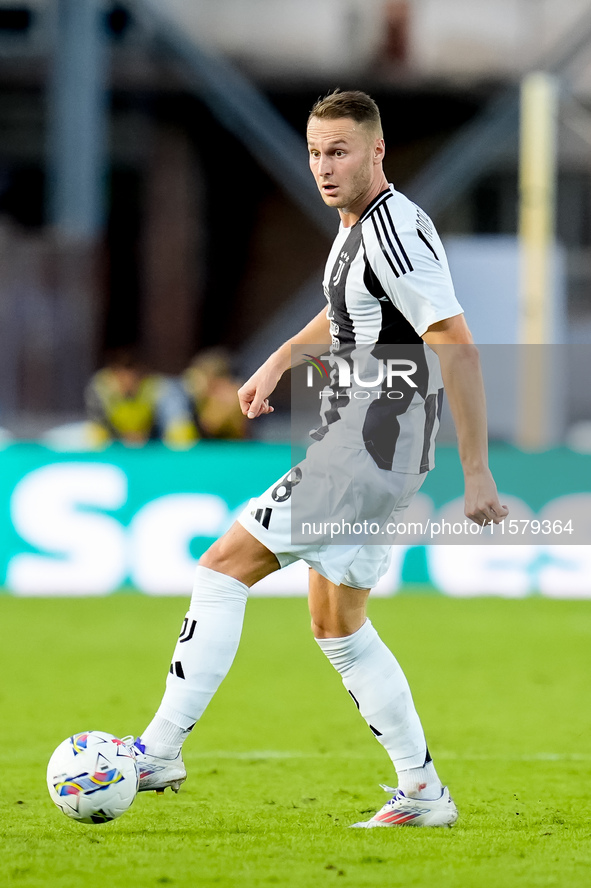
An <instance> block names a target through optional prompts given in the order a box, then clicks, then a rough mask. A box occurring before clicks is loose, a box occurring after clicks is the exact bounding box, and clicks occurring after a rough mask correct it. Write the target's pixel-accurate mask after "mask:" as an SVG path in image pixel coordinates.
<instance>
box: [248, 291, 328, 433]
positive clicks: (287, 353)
mask: <svg viewBox="0 0 591 888" xmlns="http://www.w3.org/2000/svg"><path fill="white" fill-rule="evenodd" d="M310 343H314V344H315V345H317V346H318V348H317V349H314V348H313V347H312V346H310ZM330 343H331V335H330V321H329V320H328V317H327V310H326V308H323V309H322V310H321V311H319V312H318V314H317V315H316V317H314V318H312V320H311V321H310V323H309V324H306V326H305V327H304V328H303V329H302V330H300V332H299V333H296V335H295V336H292V338H291V339H288V340H287V342H284V343H283V345H281V346H280V347H279V348H278V349H277V351H275V352H273V354H272V355H271V356H270V357H269V358H267V360H266V361H265V363H264V364H263V365H262V366H261V367H259V369H258V370H257V371H256V373H253V375H252V376H251V377H250V379H248V380H247V381H246V382H245V383H244V385H243V386H242V388H240V389H238V399H239V401H240V409H241V410H242V412H243V414H244V415H245V416H248V418H249V419H256V418H257V417H258V416H262V415H263V414H265V413H272V412H273V408H272V407H271V405H270V404H269V395H270V394H271V393H272V392H273V391H274V390H275V388H276V386H277V383H278V382H279V380H280V379H281V377H282V376H283V374H284V373H285V371H286V370H289V369H290V367H297V366H298V364H302V363H303V362H304V357H303V354H304V351H306V352H307V353H308V354H310V349H312V351H314V352H316V353H317V354H322V352H323V351H324V350H325V348H326V346H327V345H330ZM294 346H296V347H297V346H301V347H302V348H301V352H300V353H298V350H297V349H294Z"/></svg>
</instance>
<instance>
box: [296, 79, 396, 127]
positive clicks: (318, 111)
mask: <svg viewBox="0 0 591 888" xmlns="http://www.w3.org/2000/svg"><path fill="white" fill-rule="evenodd" d="M313 117H316V118H318V119H319V120H338V119H339V118H341V117H350V118H351V119H352V120H354V121H355V122H356V123H361V124H364V125H365V126H367V128H368V129H370V130H372V131H373V132H375V133H376V135H377V136H379V137H380V138H381V137H382V121H381V118H380V110H379V108H378V106H377V105H376V103H375V102H374V100H373V99H372V97H371V96H368V95H367V93H364V92H361V91H360V90H357V89H350V90H343V91H341V90H340V89H335V90H334V92H331V93H328V94H327V95H325V96H324V97H322V98H320V99H318V100H317V101H316V102H315V103H314V106H313V107H312V110H311V111H310V115H309V117H308V123H310V120H311V119H312V118H313Z"/></svg>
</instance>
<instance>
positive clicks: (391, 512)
mask: <svg viewBox="0 0 591 888" xmlns="http://www.w3.org/2000/svg"><path fill="white" fill-rule="evenodd" d="M323 444H324V442H322V443H321V444H315V445H312V447H311V448H310V449H309V451H308V455H307V456H306V459H304V460H303V461H302V462H301V463H300V464H299V465H298V466H296V467H295V468H294V469H292V470H291V471H290V472H288V474H287V475H285V476H283V478H281V479H279V481H277V482H276V483H275V484H273V485H271V487H269V488H268V489H267V490H266V491H265V492H264V493H263V494H262V495H261V496H259V497H255V498H254V499H251V500H250V502H249V503H248V505H247V506H246V508H245V509H244V510H243V512H242V513H241V514H240V515H239V517H238V521H239V522H240V524H242V526H243V527H244V528H245V529H246V530H247V531H248V532H249V533H250V534H252V536H254V537H255V538H256V539H257V540H259V542H261V543H262V544H263V545H264V546H265V547H266V548H267V549H269V550H270V551H271V552H273V553H274V554H275V556H276V558H277V560H278V562H279V564H280V566H281V567H287V565H288V564H291V563H292V562H294V561H298V560H300V559H301V560H302V561H305V562H306V564H308V565H309V566H310V567H312V568H314V570H316V571H317V572H318V573H319V574H321V575H322V576H324V577H326V578H327V579H328V580H330V581H331V582H332V583H335V584H337V585H341V584H344V585H346V586H351V587H353V588H355V589H371V588H372V587H373V586H375V585H376V584H377V582H378V580H379V579H380V578H381V577H382V576H383V575H384V574H385V572H386V571H387V569H388V566H389V563H390V557H391V552H392V544H391V542H390V543H388V544H380V543H379V542H377V540H379V534H378V535H376V536H375V537H373V538H374V539H376V542H375V543H374V542H371V543H367V542H358V543H356V542H355V539H354V534H349V535H348V536H347V542H346V543H344V544H341V543H338V542H337V540H338V536H337V537H336V538H335V537H332V539H333V540H334V542H333V541H331V540H329V539H327V536H326V534H324V535H322V534H320V535H319V534H316V535H314V534H313V533H311V534H310V536H309V538H308V539H306V536H305V535H304V534H302V533H298V532H297V531H298V529H299V527H300V525H301V524H302V520H301V519H306V518H308V519H309V521H310V524H311V526H312V527H316V528H317V527H319V526H320V525H321V524H324V526H326V522H327V521H328V522H330V521H331V520H332V519H335V518H337V517H338V518H339V520H341V518H342V519H343V520H345V519H346V520H348V521H349V522H351V524H352V525H353V524H354V523H355V522H357V523H359V522H363V521H371V522H377V524H378V525H379V526H380V527H382V526H385V524H386V522H389V521H392V520H394V521H396V522H397V521H399V520H400V519H401V517H402V513H403V512H404V511H405V509H406V508H407V507H408V505H409V503H410V502H411V500H412V498H413V496H414V495H415V494H416V493H417V491H418V490H419V488H420V487H421V485H422V483H423V481H424V480H425V478H426V474H420V475H415V474H405V473H402V472H392V471H386V470H385V469H380V468H378V466H376V464H375V462H374V461H373V459H372V458H371V456H370V455H369V454H368V453H367V451H366V450H351V449H348V448H335V447H331V448H330V450H328V449H327V447H325V446H323ZM292 493H293V494H294V495H293V496H292ZM296 494H297V502H296V503H295V505H294V499H296ZM294 514H297V522H295V521H294ZM296 523H297V526H295V525H296ZM306 527H307V523H306ZM294 530H295V531H296V532H295V533H294ZM366 539H367V535H365V536H364V540H366Z"/></svg>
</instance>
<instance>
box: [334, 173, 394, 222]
mask: <svg viewBox="0 0 591 888" xmlns="http://www.w3.org/2000/svg"><path fill="white" fill-rule="evenodd" d="M387 188H388V180H387V179H386V176H385V175H384V174H383V173H382V175H381V176H380V178H379V179H378V180H376V182H374V184H373V185H372V187H371V188H370V189H369V191H368V192H367V193H366V194H364V195H363V196H362V197H361V198H360V199H359V200H358V201H356V202H355V204H352V205H351V206H350V207H340V208H339V216H340V217H341V223H342V225H343V228H351V227H352V226H353V225H355V223H356V222H359V220H360V219H361V217H362V216H363V214H364V213H365V211H366V209H367V208H368V206H369V205H370V203H373V201H374V200H375V199H376V197H377V196H378V194H381V193H382V191H386V189H387Z"/></svg>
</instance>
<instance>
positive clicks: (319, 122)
mask: <svg viewBox="0 0 591 888" xmlns="http://www.w3.org/2000/svg"><path fill="white" fill-rule="evenodd" d="M307 136H308V151H309V157H310V169H311V170H312V173H313V175H314V178H315V180H316V184H317V185H318V190H319V191H320V193H321V195H322V199H323V200H324V202H325V203H326V204H328V206H329V207H336V208H337V209H339V210H341V211H342V212H343V213H349V212H353V213H355V212H359V211H362V210H363V209H364V207H365V206H366V205H367V203H369V201H370V200H373V198H374V197H375V192H376V186H377V185H378V183H380V184H381V182H382V180H383V172H382V166H381V164H382V160H383V156H384V140H383V139H381V138H376V137H375V135H374V134H373V133H372V131H371V130H369V129H368V127H367V126H364V125H363V124H359V123H357V122H356V121H354V120H352V119H351V118H349V117H343V118H339V119H337V120H325V119H319V118H317V117H312V119H311V120H310V122H309V123H308V133H307Z"/></svg>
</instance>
